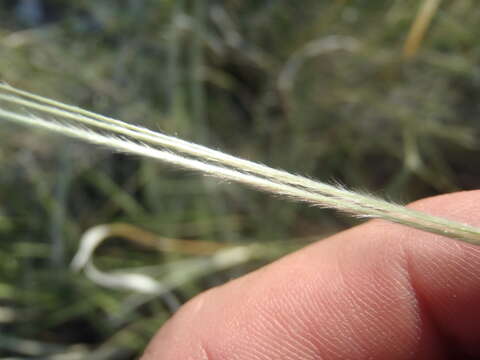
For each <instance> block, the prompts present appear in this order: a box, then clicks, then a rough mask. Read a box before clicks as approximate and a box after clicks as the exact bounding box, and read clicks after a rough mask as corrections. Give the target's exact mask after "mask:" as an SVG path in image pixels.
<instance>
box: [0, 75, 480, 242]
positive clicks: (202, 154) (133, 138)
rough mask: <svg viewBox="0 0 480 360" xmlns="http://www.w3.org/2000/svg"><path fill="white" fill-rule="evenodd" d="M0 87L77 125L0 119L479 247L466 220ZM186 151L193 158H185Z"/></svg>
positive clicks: (13, 100)
mask: <svg viewBox="0 0 480 360" xmlns="http://www.w3.org/2000/svg"><path fill="white" fill-rule="evenodd" d="M0 90H3V91H5V92H8V93H10V94H14V95H13V96H12V95H5V94H0V100H2V101H5V102H8V103H10V104H13V105H16V107H18V108H19V111H20V112H21V111H23V108H27V109H31V110H32V111H33V110H36V111H40V112H43V113H47V114H50V115H53V116H55V118H56V119H59V120H62V121H66V120H70V121H75V122H76V123H77V125H71V124H70V123H68V124H64V123H61V122H57V121H55V120H48V117H47V118H44V117H37V116H33V115H23V114H21V113H19V112H18V111H17V110H15V111H9V110H5V109H1V108H0V118H2V119H4V120H8V121H12V122H16V123H21V124H24V125H27V126H29V127H36V128H42V129H45V130H49V131H52V132H56V133H59V134H63V135H66V136H70V137H73V138H77V139H80V140H84V141H88V142H90V143H94V144H98V145H101V146H105V147H108V148H111V149H113V150H116V151H122V152H126V153H130V154H135V155H139V156H142V157H148V158H153V159H156V160H160V161H163V162H167V163H170V164H173V165H176V166H180V167H183V168H186V169H191V170H195V171H199V172H202V173H205V174H208V175H212V176H216V177H218V178H221V179H224V180H228V181H234V182H239V183H243V184H246V185H249V186H251V187H254V188H257V189H259V190H263V191H265V192H268V193H273V194H277V195H282V196H286V197H289V198H291V199H294V200H298V201H303V202H307V203H310V204H313V205H316V206H322V207H328V208H334V209H337V210H341V211H344V212H347V213H350V214H353V215H355V216H359V217H373V218H382V219H385V220H389V221H392V222H396V223H400V224H403V225H407V226H411V227H414V228H417V229H420V230H424V231H428V232H432V233H436V234H440V235H444V236H447V237H451V238H455V239H459V240H463V241H466V242H469V243H472V244H477V245H480V229H478V228H475V227H472V226H469V225H466V224H462V223H458V222H454V221H450V220H447V219H443V218H439V217H435V216H431V215H428V214H425V213H422V212H419V211H415V210H412V209H408V208H406V207H403V206H400V205H396V204H392V203H389V202H386V201H384V200H381V199H377V198H373V197H371V196H366V195H362V194H358V193H355V192H353V191H348V190H345V189H343V188H340V187H335V186H332V185H328V184H324V183H321V182H317V181H314V180H311V179H308V178H305V177H302V176H298V175H294V174H290V173H288V172H285V171H282V170H277V169H272V168H270V167H268V166H265V165H262V164H257V163H254V162H251V161H248V160H244V159H239V158H236V157H234V156H231V155H228V154H225V153H222V152H220V151H216V150H212V149H209V148H207V147H204V146H200V145H197V144H193V143H190V142H187V141H184V140H181V139H178V138H175V137H171V136H167V135H164V134H161V133H157V132H154V131H152V130H148V129H145V128H141V127H138V126H135V125H132V124H127V123H124V122H121V121H119V120H115V119H112V118H108V117H105V116H102V115H98V114H95V113H92V112H89V111H86V110H83V109H80V108H78V107H75V106H70V105H66V104H63V103H60V102H57V101H55V100H50V99H47V98H43V97H40V96H38V95H34V94H30V93H27V92H24V91H22V90H18V89H15V88H13V87H10V86H9V85H6V84H0ZM20 96H22V97H20ZM28 99H31V100H34V101H31V100H28ZM85 126H94V127H96V128H101V129H103V130H104V131H106V132H107V134H103V133H101V132H98V131H95V130H93V129H91V128H88V129H86V128H85ZM125 136H127V137H128V138H126V137H125ZM146 143H149V144H151V145H157V146H161V147H164V148H168V149H171V150H176V151H179V152H181V153H183V154H184V155H181V154H176V153H173V152H171V151H168V150H160V149H158V148H154V147H152V146H148V145H146ZM186 154H188V155H190V156H194V157H195V158H191V157H188V156H186ZM212 162H214V163H212ZM215 163H216V164H215Z"/></svg>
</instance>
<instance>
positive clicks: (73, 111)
mask: <svg viewBox="0 0 480 360" xmlns="http://www.w3.org/2000/svg"><path fill="white" fill-rule="evenodd" d="M0 89H2V90H5V91H8V92H11V93H13V94H17V95H20V96H24V97H27V98H30V99H32V100H35V101H38V102H42V103H44V104H46V105H41V104H38V103H35V102H32V101H28V100H25V99H21V98H19V97H16V96H8V95H3V94H0V100H4V101H8V102H11V103H14V104H16V105H21V106H26V107H29V108H32V109H35V110H39V111H43V112H46V113H50V114H52V115H55V116H60V117H63V118H66V119H71V120H74V121H78V122H81V123H82V124H85V125H90V126H95V127H98V128H101V129H104V130H107V131H112V132H115V133H117V134H122V135H127V136H130V137H132V138H134V139H135V140H139V141H142V142H146V143H149V144H155V145H159V146H163V147H167V148H170V149H174V150H176V151H180V152H182V153H184V154H189V155H192V156H195V157H197V158H200V159H202V160H209V161H213V162H216V163H219V164H222V165H225V166H229V167H232V168H234V169H236V170H238V171H241V172H245V171H247V172H249V173H252V174H256V175H258V176H262V177H265V178H267V179H271V180H273V181H275V182H276V183H283V184H288V185H290V186H293V187H297V188H302V189H304V190H306V191H308V192H314V193H317V194H320V195H323V196H327V197H336V198H338V199H340V201H347V200H348V201H349V202H350V203H351V204H356V205H357V206H358V207H359V208H361V209H364V210H365V209H367V208H369V211H370V212H372V213H373V212H375V211H378V209H382V211H383V212H384V213H395V214H398V215H397V217H398V216H399V215H400V214H404V213H405V211H406V208H405V207H403V206H399V205H396V204H392V203H389V202H386V201H384V200H380V199H376V198H374V197H371V196H365V195H362V194H358V193H355V192H352V191H348V190H345V189H342V188H337V187H335V186H332V185H329V184H325V183H321V182H318V181H314V180H311V179H308V178H306V177H303V176H299V175H294V174H291V173H288V172H286V171H283V170H278V169H273V168H270V167H268V166H266V165H263V164H259V163H255V162H252V161H248V160H245V159H240V158H237V157H235V156H232V155H228V154H225V153H223V152H221V151H217V150H213V149H210V148H207V147H205V146H201V145H198V144H194V143H190V142H188V141H185V140H181V139H178V138H176V137H173V136H168V135H165V134H162V133H157V132H154V131H152V130H149V129H146V128H143V127H139V126H136V125H132V124H128V123H125V122H122V121H120V120H116V119H113V118H109V117H106V116H103V115H99V114H96V113H94V112H90V111H88V110H84V109H81V108H78V107H76V106H71V105H67V104H64V103H61V102H59V101H55V100H52V99H48V98H44V97H42V96H39V95H35V94H31V93H29V92H26V91H23V90H20V89H16V88H13V87H11V86H9V85H7V84H0ZM63 110H65V111H63ZM357 215H359V214H357ZM362 216H371V217H379V216H378V215H373V214H368V215H367V214H365V215H362ZM381 217H383V218H385V219H386V217H385V216H381ZM408 217H409V216H408V215H407V216H405V215H404V216H402V219H399V220H397V221H396V222H400V221H406V220H405V219H404V218H408ZM415 217H416V218H417V219H419V220H421V221H423V222H429V223H436V224H437V226H439V227H448V223H447V222H448V221H447V222H446V221H445V220H443V219H438V218H436V217H432V216H430V215H427V214H424V213H421V212H417V214H416V216H415ZM390 220H391V221H394V220H392V219H390ZM406 225H407V224H406ZM411 226H413V225H411ZM467 232H468V231H467Z"/></svg>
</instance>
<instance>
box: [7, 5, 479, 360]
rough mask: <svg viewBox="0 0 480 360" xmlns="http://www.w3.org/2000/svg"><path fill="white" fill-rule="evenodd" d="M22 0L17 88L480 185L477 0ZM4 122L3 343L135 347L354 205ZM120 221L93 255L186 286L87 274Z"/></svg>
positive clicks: (202, 130) (340, 166)
mask: <svg viewBox="0 0 480 360" xmlns="http://www.w3.org/2000/svg"><path fill="white" fill-rule="evenodd" d="M21 3H22V1H18V2H14V1H12V2H8V1H5V2H3V3H0V20H1V24H2V26H1V27H0V52H1V56H0V71H1V73H0V74H1V79H2V80H4V81H6V82H8V83H11V84H12V85H14V86H16V87H19V88H24V89H27V90H29V91H32V92H35V93H39V94H42V95H44V96H48V97H52V98H56V99H59V100H61V101H64V102H67V103H72V104H77V105H79V106H81V107H83V108H87V109H92V110H94V111H96V112H98V113H102V114H106V115H110V116H113V117H115V118H120V119H123V120H125V121H128V122H131V123H137V124H141V125H144V126H146V127H149V128H152V129H161V130H163V131H165V132H166V133H171V134H177V135H178V136H180V137H181V138H185V139H187V140H193V141H196V142H199V143H202V144H205V145H207V146H210V147H214V148H220V149H222V150H225V151H227V152H229V153H232V154H236V155H238V156H241V157H245V158H249V159H252V160H255V161H260V162H263V163H266V164H268V165H271V166H274V167H279V168H284V169H287V170H289V171H292V172H296V173H301V174H305V175H308V176H311V177H315V178H319V179H322V180H329V179H330V180H331V181H332V182H339V183H342V184H347V185H348V186H349V187H352V188H355V189H360V190H364V191H368V192H373V193H378V194H380V195H382V196H387V197H389V198H392V199H393V200H395V201H399V202H402V203H404V202H406V201H409V200H413V199H415V198H418V197H422V196H428V195H433V194H436V193H441V192H448V191H455V190H459V189H472V188H476V187H477V182H478V180H477V179H478V176H477V175H480V174H479V173H478V172H479V170H478V169H477V168H476V167H474V166H473V165H472V164H474V160H475V159H476V158H477V157H478V155H479V150H480V149H479V144H478V141H477V135H478V130H479V125H478V124H479V122H478V119H477V118H476V117H477V115H478V113H479V111H480V109H479V107H478V104H477V103H478V101H477V94H480V82H479V76H478V64H477V58H478V54H479V53H480V47H479V46H478V45H477V39H478V37H479V35H480V29H479V28H478V26H477V25H478V23H479V21H480V10H478V9H477V7H476V6H475V5H476V2H475V1H473V0H471V1H469V0H459V1H455V2H447V1H444V2H440V1H437V0H424V1H422V3H423V5H422V6H423V7H422V6H421V7H420V8H419V7H418V6H419V2H418V1H398V0H397V1H394V0H392V1H369V2H364V1H344V0H337V1H318V0H317V1H313V0H304V1H303V2H302V6H298V4H295V3H293V2H291V1H267V0H262V1H258V0H255V1H254V0H250V1H246V0H242V1H235V0H231V1H213V0H211V1H207V0H198V1H186V0H185V1H182V0H177V1H155V0H143V1H139V0H137V1H128V2H127V1H125V2H110V1H109V2H107V1H86V0H85V1H75V2H65V1H53V0H52V1H38V4H40V5H41V7H40V8H38V9H37V12H36V13H35V12H33V13H32V12H30V13H29V12H28V11H26V10H25V9H23V10H22V8H21V6H20V5H18V4H21ZM42 4H43V7H42ZM436 5H439V6H438V7H436ZM42 9H43V12H42ZM30 10H31V11H32V9H31V8H30ZM32 14H36V17H35V16H33V15H32ZM422 24H423V26H422ZM0 136H1V137H2V141H1V145H0V171H1V172H0V240H1V241H0V274H1V275H0V356H2V357H10V358H12V357H14V358H42V359H45V358H48V359H83V358H89V359H133V358H135V357H136V356H138V354H139V353H140V352H141V350H142V348H143V347H144V346H145V344H146V342H147V341H148V340H149V338H150V337H151V336H152V334H153V333H154V332H155V330H156V329H158V327H160V326H161V324H162V323H163V322H164V321H165V319H167V318H168V317H169V316H170V314H171V313H172V312H173V311H174V310H175V309H176V308H177V307H178V306H179V305H180V304H181V303H183V302H185V301H186V300H188V299H189V298H191V297H192V296H194V295H195V294H197V293H198V292H200V291H202V290H204V289H207V288H209V287H211V286H215V285H218V284H221V283H223V282H225V281H227V280H228V279H230V278H233V277H236V276H240V275H241V274H244V273H245V272H248V271H251V270H253V269H254V268H256V267H258V266H260V265H261V264H263V263H265V262H268V261H271V260H272V259H274V258H276V257H278V256H280V255H281V254H283V253H286V252H289V251H292V250H293V249H295V248H298V247H300V246H303V245H305V244H306V243H308V242H309V241H312V240H316V239H318V238H321V237H322V236H326V235H328V234H330V233H333V232H336V231H338V230H340V229H342V228H344V227H347V226H350V225H352V224H353V223H354V222H355V220H351V219H350V218H347V217H345V216H343V215H339V214H337V213H334V212H331V211H326V210H319V209H312V208H308V207H306V206H303V205H298V204H291V203H287V202H284V201H281V200H279V199H272V198H271V197H270V196H269V195H265V194H260V193H257V192H254V191H251V190H249V189H246V188H244V187H241V186H237V185H233V184H232V185H231V184H226V183H221V182H218V181H216V180H212V179H209V178H201V177H199V176H197V175H193V174H191V173H186V172H184V171H178V170H174V169H172V168H170V167H166V166H163V165H161V164H158V163H153V162H151V161H148V160H143V159H138V158H135V157H130V156H126V155H123V154H110V153H109V152H107V151H105V150H103V149H101V148H96V147H92V146H88V145H85V144H80V143H77V142H74V141H71V140H69V139H63V138H59V137H54V136H50V135H47V134H45V133H41V132H34V131H31V130H26V129H25V128H22V127H17V126H13V125H11V124H8V123H4V122H2V123H1V125H0ZM111 223H123V224H128V225H118V224H117V225H111V226H107V228H108V229H110V230H111V234H109V235H111V236H112V237H111V239H110V240H109V241H107V242H106V243H105V244H104V245H102V246H101V247H100V248H99V249H98V251H97V252H96V253H95V265H96V266H98V268H99V269H103V270H105V271H109V272H108V274H110V275H112V273H111V271H114V270H119V269H121V270H123V271H125V272H126V273H127V275H134V274H133V273H135V274H137V275H138V274H148V275H152V276H153V277H154V278H156V279H159V280H160V281H163V282H164V283H169V284H173V285H174V286H172V287H171V288H169V290H168V291H167V292H163V293H162V295H161V296H155V294H149V293H147V292H146V291H143V292H140V291H142V290H141V289H137V291H132V290H121V289H111V288H108V287H105V286H100V285H99V284H97V283H94V282H93V281H92V280H91V276H90V278H89V277H88V276H87V275H88V274H86V273H83V272H80V273H77V272H74V271H72V270H71V269H70V267H69V263H70V261H71V260H72V258H73V256H74V254H75V253H76V251H77V249H78V247H79V240H80V238H81V237H82V235H84V234H85V232H86V231H87V230H89V229H90V230H91V229H95V228H96V227H97V226H98V225H100V224H111ZM97 229H98V228H97ZM112 229H113V230H112ZM259 244H263V245H262V246H260V247H258V245H259ZM227 246H233V247H234V248H236V249H239V250H238V251H237V252H236V253H235V254H234V255H235V256H233V258H234V259H237V260H238V259H243V261H238V262H236V263H235V262H234V261H230V260H231V259H232V256H231V255H228V253H227V255H225V251H227V250H228V248H226V247H227ZM251 246H254V248H251ZM255 246H257V247H255ZM242 249H244V250H245V249H255V256H246V255H245V254H246V253H245V252H242V251H243V250H242ZM258 249H262V250H261V251H260V250H258ZM245 251H247V250H245ZM219 252H220V254H224V255H222V256H223V257H221V256H218V254H219ZM222 252H223V253H222ZM214 254H215V255H214ZM239 254H240V255H239ZM242 254H243V255H242ZM228 256H230V257H228ZM242 256H243V257H242ZM219 259H220V260H219ZM225 259H227V260H228V259H230V260H228V261H230V263H229V262H228V261H227V260H225ZM227 263H228V264H230V265H232V266H224V265H225V264H227ZM222 266H223V267H222ZM90 275H91V274H90ZM136 279H137V280H138V279H139V278H136ZM143 279H145V278H143ZM149 279H150V278H149ZM107 282H108V281H107ZM133 283H136V284H139V283H141V281H139V280H138V281H136V282H135V281H133ZM104 285H105V284H104Z"/></svg>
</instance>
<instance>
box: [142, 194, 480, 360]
mask: <svg viewBox="0 0 480 360" xmlns="http://www.w3.org/2000/svg"><path fill="white" fill-rule="evenodd" d="M411 207H413V208H416V209H418V210H421V211H425V212H428V213H431V214H434V215H438V216H444V217H447V218H450V219H453V220H458V221H462V222H465V223H469V224H472V225H480V191H473V192H462V193H455V194H450V195H443V196H439V197H435V198H430V199H426V200H422V201H420V202H417V203H414V204H412V205H411ZM479 269H480V248H478V247H475V246H472V245H469V244H464V243H461V242H458V241H454V240H451V239H447V238H444V237H441V236H438V235H433V234H429V233H425V232H421V231H418V230H415V229H411V228H407V227H404V226H401V225H397V224H391V223H386V222H384V221H380V220H375V221H371V222H368V223H366V224H363V225H361V226H358V227H355V228H353V229H350V230H348V231H344V232H342V233H340V234H338V235H335V236H333V237H331V238H329V239H326V240H324V241H321V242H318V243H316V244H313V245H311V246H309V247H306V248H305V249H302V250H300V251H298V252H296V253H294V254H291V255H289V256H286V257H285V258H283V259H281V260H279V261H277V262H275V263H273V264H271V265H269V266H266V267H264V268H262V269H260V270H258V271H256V272H253V273H251V274H249V275H247V276H244V277H242V278H240V279H237V280H235V281H232V282H230V283H228V284H226V285H224V286H221V287H218V288H214V289H212V290H210V291H208V292H206V293H204V294H202V295H200V296H198V297H196V298H195V299H193V300H192V301H190V302H189V303H187V304H186V305H185V306H184V307H183V308H182V309H181V310H180V311H179V312H178V313H177V314H176V315H175V316H174V317H173V318H172V319H171V320H170V321H169V322H168V323H167V324H166V325H165V326H164V327H163V328H162V329H161V330H160V331H159V333H158V334H157V336H156V337H155V338H154V339H153V341H152V342H151V344H150V346H149V347H148V349H147V351H146V352H145V355H144V357H143V358H142V359H143V360H154V359H158V360H160V359H161V360H170V359H172V360H177V359H192V360H193V359H195V360H196V359H198V360H203V359H209V360H217V359H218V360H225V359H231V360H253V359H255V360H257V359H258V360H260V359H292V360H297V359H302V360H308V359H312V360H313V359H387V358H388V359H444V358H445V359H449V358H457V356H467V355H470V356H480V311H479V305H478V304H479V303H480V271H479ZM462 358H464V357H462Z"/></svg>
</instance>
